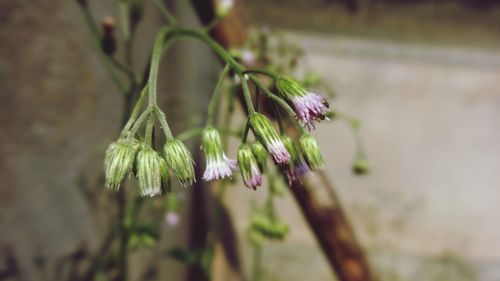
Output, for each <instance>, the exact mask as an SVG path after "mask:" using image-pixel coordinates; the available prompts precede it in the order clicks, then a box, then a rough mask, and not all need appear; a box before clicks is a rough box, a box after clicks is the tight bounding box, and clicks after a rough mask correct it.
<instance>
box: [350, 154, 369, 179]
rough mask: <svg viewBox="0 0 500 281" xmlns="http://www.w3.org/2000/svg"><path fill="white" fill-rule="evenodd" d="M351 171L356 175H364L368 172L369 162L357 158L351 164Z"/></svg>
mask: <svg viewBox="0 0 500 281" xmlns="http://www.w3.org/2000/svg"><path fill="white" fill-rule="evenodd" d="M352 172H353V173H355V174H356V175H364V174H367V173H369V172H370V164H369V163H368V161H366V160H365V159H362V158H359V159H357V160H356V161H355V162H354V164H352Z"/></svg>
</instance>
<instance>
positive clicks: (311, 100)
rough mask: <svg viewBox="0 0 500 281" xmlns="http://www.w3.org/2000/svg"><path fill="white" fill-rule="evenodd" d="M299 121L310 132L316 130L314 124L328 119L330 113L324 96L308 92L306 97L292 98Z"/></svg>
mask: <svg viewBox="0 0 500 281" xmlns="http://www.w3.org/2000/svg"><path fill="white" fill-rule="evenodd" d="M291 102H292V104H293V107H294V108H295V113H296V114H297V119H299V120H300V121H301V122H302V123H303V124H304V126H305V127H307V128H308V129H309V131H310V130H312V129H314V128H315V126H314V122H315V121H318V122H319V121H321V120H324V119H328V118H326V116H325V114H326V113H327V112H328V103H327V102H326V99H325V98H324V97H323V96H322V95H318V94H316V93H312V92H307V93H306V94H305V95H304V96H294V97H292V98H291Z"/></svg>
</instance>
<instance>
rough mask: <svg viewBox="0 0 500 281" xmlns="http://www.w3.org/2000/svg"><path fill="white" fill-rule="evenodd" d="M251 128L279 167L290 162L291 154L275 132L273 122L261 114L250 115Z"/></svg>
mask: <svg viewBox="0 0 500 281" xmlns="http://www.w3.org/2000/svg"><path fill="white" fill-rule="evenodd" d="M250 126H251V127H252V130H253V132H254V134H255V137H256V138H257V139H258V140H259V141H260V143H262V145H264V147H265V148H266V150H267V151H268V152H269V153H270V154H271V155H272V156H273V159H274V161H275V162H276V163H277V164H279V165H284V164H287V163H288V162H290V154H289V153H288V151H287V150H286V148H285V145H284V144H283V142H282V141H281V139H280V137H279V135H278V133H277V132H276V130H274V128H273V126H272V124H271V121H269V119H267V118H266V117H265V116H264V115H262V114H260V113H252V114H251V115H250Z"/></svg>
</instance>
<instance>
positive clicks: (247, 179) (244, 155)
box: [238, 144, 262, 190]
mask: <svg viewBox="0 0 500 281" xmlns="http://www.w3.org/2000/svg"><path fill="white" fill-rule="evenodd" d="M238 165H239V167H240V172H241V177H242V178H243V182H244V183H245V185H246V186H247V187H248V188H252V189H254V190H256V189H257V187H258V186H261V185H262V175H261V173H260V170H259V166H258V165H257V160H255V157H254V156H253V154H252V150H251V149H250V148H249V147H248V146H247V145H246V144H242V145H241V146H240V148H239V149H238Z"/></svg>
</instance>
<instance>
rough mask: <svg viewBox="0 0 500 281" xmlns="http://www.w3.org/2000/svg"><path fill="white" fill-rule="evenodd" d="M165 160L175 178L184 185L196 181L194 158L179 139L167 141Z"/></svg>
mask: <svg viewBox="0 0 500 281" xmlns="http://www.w3.org/2000/svg"><path fill="white" fill-rule="evenodd" d="M164 150H165V160H166V161H167V165H168V166H169V167H170V169H171V170H172V173H173V174H174V176H175V177H176V178H177V179H178V180H179V181H180V182H181V184H182V185H186V184H192V183H193V182H194V181H195V176H194V167H193V163H194V162H193V158H192V157H191V153H190V152H189V150H188V149H187V148H186V146H185V145H184V144H183V143H182V142H181V141H180V140H178V139H172V140H169V141H167V143H166V144H165V147H164Z"/></svg>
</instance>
